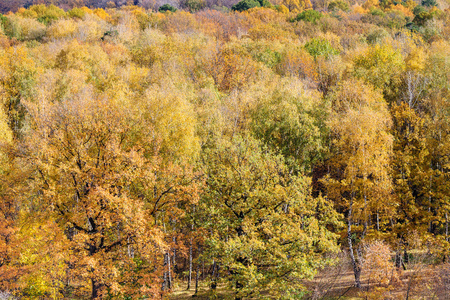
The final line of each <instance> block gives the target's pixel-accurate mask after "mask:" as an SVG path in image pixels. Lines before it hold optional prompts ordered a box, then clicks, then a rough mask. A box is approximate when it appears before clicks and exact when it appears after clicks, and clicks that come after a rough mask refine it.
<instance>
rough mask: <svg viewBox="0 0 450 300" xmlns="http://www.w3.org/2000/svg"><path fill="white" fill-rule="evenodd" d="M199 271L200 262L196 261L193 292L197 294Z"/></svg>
mask: <svg viewBox="0 0 450 300" xmlns="http://www.w3.org/2000/svg"><path fill="white" fill-rule="evenodd" d="M199 273H200V264H199V263H198V262H197V272H196V273H195V293H194V295H197V293H198V276H199Z"/></svg>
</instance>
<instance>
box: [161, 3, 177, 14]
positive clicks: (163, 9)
mask: <svg viewBox="0 0 450 300" xmlns="http://www.w3.org/2000/svg"><path fill="white" fill-rule="evenodd" d="M158 11H159V12H166V11H171V12H176V11H177V9H176V8H175V7H173V6H172V5H170V4H167V3H166V4H164V5H162V6H160V7H159V8H158Z"/></svg>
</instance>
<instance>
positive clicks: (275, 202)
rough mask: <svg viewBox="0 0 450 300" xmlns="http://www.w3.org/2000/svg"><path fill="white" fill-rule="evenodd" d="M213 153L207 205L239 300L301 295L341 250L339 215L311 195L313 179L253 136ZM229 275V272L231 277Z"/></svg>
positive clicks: (214, 240) (218, 254) (214, 248)
mask: <svg viewBox="0 0 450 300" xmlns="http://www.w3.org/2000/svg"><path fill="white" fill-rule="evenodd" d="M217 143H218V144H217V147H215V148H212V149H206V150H205V155H204V158H203V159H204V161H205V164H206V166H205V167H206V169H205V174H206V176H207V177H206V184H207V189H206V190H205V193H204V195H203V197H202V200H201V209H202V210H203V211H204V213H205V215H206V216H208V218H207V219H205V224H204V226H205V228H206V231H207V232H210V237H209V238H208V239H207V241H206V243H207V246H208V251H209V252H210V253H209V255H210V256H211V257H214V258H215V259H216V260H217V261H218V262H220V265H221V266H222V268H223V270H224V271H225V273H224V276H226V277H228V278H229V280H230V281H231V282H232V283H233V290H234V292H235V298H236V299H242V298H243V297H248V296H254V297H258V295H259V296H260V294H259V293H260V292H262V291H265V290H267V291H268V292H269V293H271V294H274V295H276V296H277V297H278V298H282V299H292V298H293V297H296V295H299V294H301V290H302V287H301V281H300V279H303V278H311V277H312V276H314V274H315V272H316V270H317V268H318V267H320V266H323V265H325V264H327V263H329V261H327V260H326V259H325V258H324V256H323V254H324V253H326V252H329V251H334V250H336V244H335V238H336V236H335V235H334V234H332V233H331V232H330V231H329V230H328V229H327V225H331V226H334V225H337V224H338V219H337V214H336V213H335V212H334V210H333V209H332V208H331V206H330V203H329V202H327V201H325V200H324V199H323V198H313V197H311V195H310V191H309V185H310V180H309V179H308V178H307V177H305V176H302V175H299V176H293V175H291V174H290V172H289V170H288V168H286V166H285V164H284V162H283V158H282V157H280V156H276V155H274V154H273V153H272V152H271V151H270V150H268V149H265V148H264V147H262V146H261V144H260V143H259V142H257V141H256V140H254V139H253V138H251V137H249V136H238V135H236V136H235V137H233V138H231V139H230V140H227V139H224V140H221V141H218V142H217ZM227 274H228V275H227Z"/></svg>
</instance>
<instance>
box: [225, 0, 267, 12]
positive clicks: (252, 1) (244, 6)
mask: <svg viewBox="0 0 450 300" xmlns="http://www.w3.org/2000/svg"><path fill="white" fill-rule="evenodd" d="M254 7H261V3H259V1H257V0H242V1H239V2H238V3H237V4H235V5H233V6H232V7H231V9H232V10H234V11H244V10H248V9H250V8H254Z"/></svg>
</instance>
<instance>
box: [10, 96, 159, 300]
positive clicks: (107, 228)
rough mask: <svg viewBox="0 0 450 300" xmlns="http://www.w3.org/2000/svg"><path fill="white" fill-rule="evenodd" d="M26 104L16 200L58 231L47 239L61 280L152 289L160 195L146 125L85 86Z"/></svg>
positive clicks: (129, 290) (95, 289)
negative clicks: (21, 188) (22, 173)
mask: <svg viewBox="0 0 450 300" xmlns="http://www.w3.org/2000/svg"><path fill="white" fill-rule="evenodd" d="M27 109H28V111H30V114H31V118H32V120H33V123H32V124H33V126H32V132H31V134H30V135H28V136H27V137H26V139H25V140H24V142H23V145H22V147H24V149H26V153H27V154H26V156H25V157H26V160H27V162H29V164H30V165H29V168H30V172H31V173H30V181H25V182H23V184H26V185H29V191H28V193H27V194H25V195H23V196H24V197H23V199H22V203H23V205H26V207H27V208H28V210H27V212H28V214H32V213H33V212H38V214H39V215H40V216H41V220H48V221H49V222H54V224H56V226H57V229H58V230H59V232H60V233H61V235H62V236H61V237H60V238H58V239H54V240H52V242H51V243H50V244H48V245H47V246H48V247H54V248H55V249H62V250H61V252H60V253H59V254H60V255H62V257H63V258H62V259H61V260H60V261H59V264H61V263H63V264H64V265H65V267H64V269H65V271H66V272H67V274H70V275H68V278H67V279H66V280H68V282H70V284H71V281H72V280H76V281H79V282H83V283H84V284H86V283H87V282H89V283H90V293H91V298H92V299H96V298H99V297H104V296H106V294H110V295H120V294H122V295H129V296H133V295H147V296H150V297H154V296H155V295H157V294H158V293H159V281H160V280H159V278H158V274H159V273H158V270H159V263H158V257H159V253H161V252H162V251H163V250H164V248H165V244H164V242H163V239H162V233H161V232H160V230H159V229H158V228H157V227H155V226H154V224H155V217H156V214H155V212H156V211H158V208H159V206H158V204H159V203H158V201H159V200H161V198H163V195H161V194H156V193H157V189H156V188H155V182H156V181H157V179H156V178H155V176H156V174H158V172H157V170H158V158H157V156H156V155H155V151H157V148H158V147H157V141H156V140H154V139H150V138H149V137H151V136H154V134H153V133H152V127H151V125H149V124H148V123H146V122H145V120H143V119H142V118H140V117H139V116H140V115H139V113H138V112H136V111H135V110H133V109H132V108H131V107H127V106H126V104H125V103H121V105H120V108H119V103H115V102H113V101H108V99H105V98H101V97H95V96H94V95H92V94H90V92H89V91H86V90H85V92H84V94H78V95H76V96H75V97H74V98H70V99H65V100H62V101H60V102H51V101H49V100H48V99H42V100H41V101H40V103H28V104H27ZM18 159H19V160H20V157H18ZM149 191H152V192H151V193H150V192H149ZM153 193H155V195H153ZM33 199H35V200H33ZM43 222H44V221H43ZM42 234H43V235H44V236H45V235H46V233H45V232H42ZM61 247H62V248H61ZM72 278H73V279H72ZM85 286H87V285H85ZM133 297H134V296H133Z"/></svg>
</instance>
